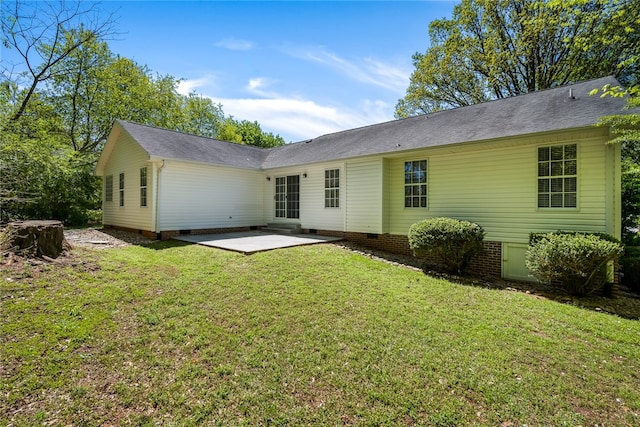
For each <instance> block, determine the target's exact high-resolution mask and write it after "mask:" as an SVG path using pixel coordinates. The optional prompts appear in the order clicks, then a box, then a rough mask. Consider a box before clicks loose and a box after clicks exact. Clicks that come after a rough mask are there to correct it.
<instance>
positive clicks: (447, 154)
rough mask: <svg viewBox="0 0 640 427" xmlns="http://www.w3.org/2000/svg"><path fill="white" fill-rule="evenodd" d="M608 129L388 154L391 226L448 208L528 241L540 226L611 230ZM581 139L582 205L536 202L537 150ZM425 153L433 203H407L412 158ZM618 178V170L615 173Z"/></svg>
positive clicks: (497, 237) (396, 230) (498, 236)
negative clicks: (544, 205)
mask: <svg viewBox="0 0 640 427" xmlns="http://www.w3.org/2000/svg"><path fill="white" fill-rule="evenodd" d="M605 141H606V137H605V136H604V135H603V132H602V130H595V131H591V132H586V131H582V132H580V133H576V134H574V135H565V136H564V138H560V137H556V138H554V139H552V140H550V138H549V137H547V138H544V139H543V138H538V139H535V138H527V139H522V140H512V141H505V142H504V143H502V144H500V143H496V144H492V145H489V144H487V145H480V144H473V145H468V146H465V147H457V148H456V149H448V150H447V149H442V148H439V149H432V150H421V151H416V152H412V153H410V154H407V156H406V157H398V158H394V159H392V160H391V161H390V162H389V189H390V195H389V203H390V207H389V213H390V214H389V215H390V221H389V222H390V232H391V233H392V234H406V233H407V231H408V229H409V227H410V226H411V224H413V223H414V222H416V221H419V220H420V219H423V218H426V217H437V216H448V217H454V218H459V219H463V220H469V221H473V222H477V223H478V224H480V225H481V226H482V227H483V228H484V229H485V230H486V232H487V235H486V240H492V241H502V242H512V243H527V242H528V236H529V233H531V232H533V231H553V230H558V229H563V230H579V231H608V230H610V229H613V228H615V227H613V226H612V225H611V224H607V222H612V223H615V221H616V219H615V218H613V217H611V216H609V217H607V215H606V214H605V210H606V206H605V199H606V195H605V193H606V191H609V192H610V193H611V192H614V190H613V188H609V189H608V190H607V189H606V188H605V185H606V182H607V180H606V173H605V158H607V157H608V155H607V150H613V149H614V148H612V147H610V146H607V145H606V144H605ZM567 143H575V144H577V145H578V159H577V160H578V196H577V207H576V208H570V209H567V208H558V209H539V208H538V207H537V194H538V192H537V168H538V164H537V152H538V151H537V150H538V147H541V146H549V145H556V144H567ZM416 158H426V159H427V160H428V164H429V186H428V198H429V204H428V209H426V210H423V209H409V208H405V203H404V191H405V189H404V167H405V161H411V160H414V159H416ZM609 181H611V178H610V179H609Z"/></svg>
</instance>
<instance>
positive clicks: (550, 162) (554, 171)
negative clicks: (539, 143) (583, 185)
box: [538, 144, 578, 208]
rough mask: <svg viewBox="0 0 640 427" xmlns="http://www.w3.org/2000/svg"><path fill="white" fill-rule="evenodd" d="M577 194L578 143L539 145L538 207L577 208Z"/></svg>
mask: <svg viewBox="0 0 640 427" xmlns="http://www.w3.org/2000/svg"><path fill="white" fill-rule="evenodd" d="M577 194H578V147H577V145H576V144H565V145H552V146H548V147H538V208H575V207H577V206H578V197H577Z"/></svg>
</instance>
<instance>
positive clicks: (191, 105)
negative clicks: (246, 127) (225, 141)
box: [176, 93, 225, 138]
mask: <svg viewBox="0 0 640 427" xmlns="http://www.w3.org/2000/svg"><path fill="white" fill-rule="evenodd" d="M181 110H182V115H183V119H182V121H181V123H180V124H179V125H178V126H177V128H176V130H179V131H181V132H185V133H190V134H193V135H200V136H204V137H207V138H217V137H218V132H219V131H220V129H221V126H222V123H223V122H224V120H225V117H224V111H222V105H221V104H214V103H213V101H211V99H209V98H205V97H202V96H199V95H198V94H196V93H190V94H189V95H188V96H185V97H183V98H182V108H181Z"/></svg>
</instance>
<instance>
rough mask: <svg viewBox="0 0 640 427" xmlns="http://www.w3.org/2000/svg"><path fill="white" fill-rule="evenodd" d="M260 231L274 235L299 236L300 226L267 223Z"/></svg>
mask: <svg viewBox="0 0 640 427" xmlns="http://www.w3.org/2000/svg"><path fill="white" fill-rule="evenodd" d="M261 231H266V232H267V233H275V234H300V224H282V223H275V222H274V223H269V224H267V226H266V227H262V229H261Z"/></svg>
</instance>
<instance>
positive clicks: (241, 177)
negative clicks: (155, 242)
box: [158, 161, 265, 231]
mask: <svg viewBox="0 0 640 427" xmlns="http://www.w3.org/2000/svg"><path fill="white" fill-rule="evenodd" d="M263 179H264V174H263V173H262V172H260V171H252V170H245V169H236V168H229V167H223V166H213V165H205V164H199V163H187V162H180V161H166V162H165V166H164V167H163V168H162V170H161V172H160V188H159V191H160V194H159V199H160V202H159V209H160V210H159V213H158V229H159V230H160V231H165V230H197V229H203V228H227V227H248V226H252V225H263V224H264V223H265V221H264V214H263V204H264V203H263V193H262V191H261V190H262V187H261V186H260V185H259V183H260V182H261V181H262V180H263Z"/></svg>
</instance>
